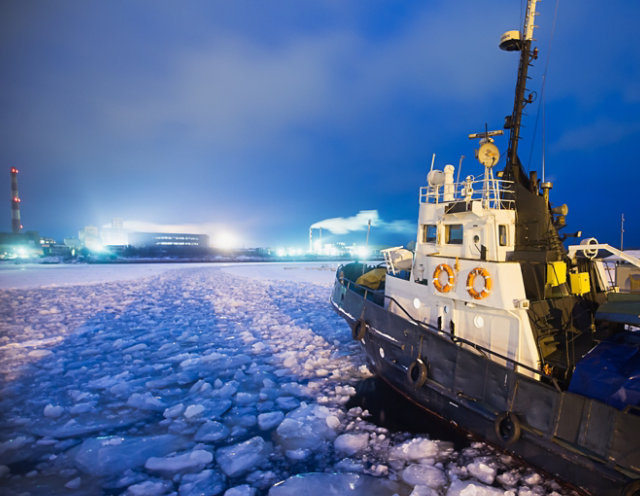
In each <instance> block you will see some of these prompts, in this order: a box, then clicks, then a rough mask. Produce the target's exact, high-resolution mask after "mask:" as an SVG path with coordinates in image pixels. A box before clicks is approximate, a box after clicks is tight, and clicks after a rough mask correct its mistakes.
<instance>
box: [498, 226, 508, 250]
mask: <svg viewBox="0 0 640 496" xmlns="http://www.w3.org/2000/svg"><path fill="white" fill-rule="evenodd" d="M498 240H499V241H500V246H507V245H508V244H509V238H508V236H507V226H505V225H504V224H500V225H499V226H498Z"/></svg>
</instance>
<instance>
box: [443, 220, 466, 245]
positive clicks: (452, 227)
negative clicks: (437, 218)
mask: <svg viewBox="0 0 640 496" xmlns="http://www.w3.org/2000/svg"><path fill="white" fill-rule="evenodd" d="M445 240H446V241H445V242H446V243H447V244H449V245H461V244H462V224H448V225H446V226H445Z"/></svg>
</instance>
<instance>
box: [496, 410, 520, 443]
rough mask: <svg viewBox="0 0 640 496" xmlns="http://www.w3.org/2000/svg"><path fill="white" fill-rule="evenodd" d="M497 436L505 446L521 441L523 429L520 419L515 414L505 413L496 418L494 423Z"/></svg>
mask: <svg viewBox="0 0 640 496" xmlns="http://www.w3.org/2000/svg"><path fill="white" fill-rule="evenodd" d="M494 427H495V431H496V436H498V439H500V441H502V442H503V443H504V444H505V446H509V445H510V444H513V443H515V442H516V441H517V440H518V439H520V434H521V432H522V429H521V427H520V419H518V417H517V416H516V414H515V413H513V412H504V413H503V414H501V415H498V416H497V417H496V420H495V422H494Z"/></svg>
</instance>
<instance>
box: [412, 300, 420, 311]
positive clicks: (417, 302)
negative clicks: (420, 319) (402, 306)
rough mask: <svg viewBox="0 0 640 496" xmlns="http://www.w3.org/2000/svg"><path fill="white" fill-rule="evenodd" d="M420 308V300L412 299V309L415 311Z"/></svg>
mask: <svg viewBox="0 0 640 496" xmlns="http://www.w3.org/2000/svg"><path fill="white" fill-rule="evenodd" d="M421 306H422V303H421V302H420V299H419V298H414V299H413V308H415V309H416V310H417V309H418V308H420V307H421Z"/></svg>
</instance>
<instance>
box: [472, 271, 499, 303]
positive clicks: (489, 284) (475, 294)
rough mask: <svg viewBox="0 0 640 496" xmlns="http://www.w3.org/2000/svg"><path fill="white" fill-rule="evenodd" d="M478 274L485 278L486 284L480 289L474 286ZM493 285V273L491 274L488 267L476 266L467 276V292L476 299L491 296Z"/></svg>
mask: <svg viewBox="0 0 640 496" xmlns="http://www.w3.org/2000/svg"><path fill="white" fill-rule="evenodd" d="M477 276H481V277H482V278H483V279H484V285H483V287H482V289H481V290H480V291H478V290H477V289H476V288H475V287H474V283H475V281H476V277H477ZM492 287H493V282H491V274H489V271H488V270H487V269H484V268H482V267H476V268H475V269H473V270H472V271H471V272H469V276H468V277H467V292H468V293H469V294H470V295H471V296H472V297H473V298H475V299H476V300H481V299H482V298H486V297H487V296H489V293H491V288H492Z"/></svg>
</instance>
